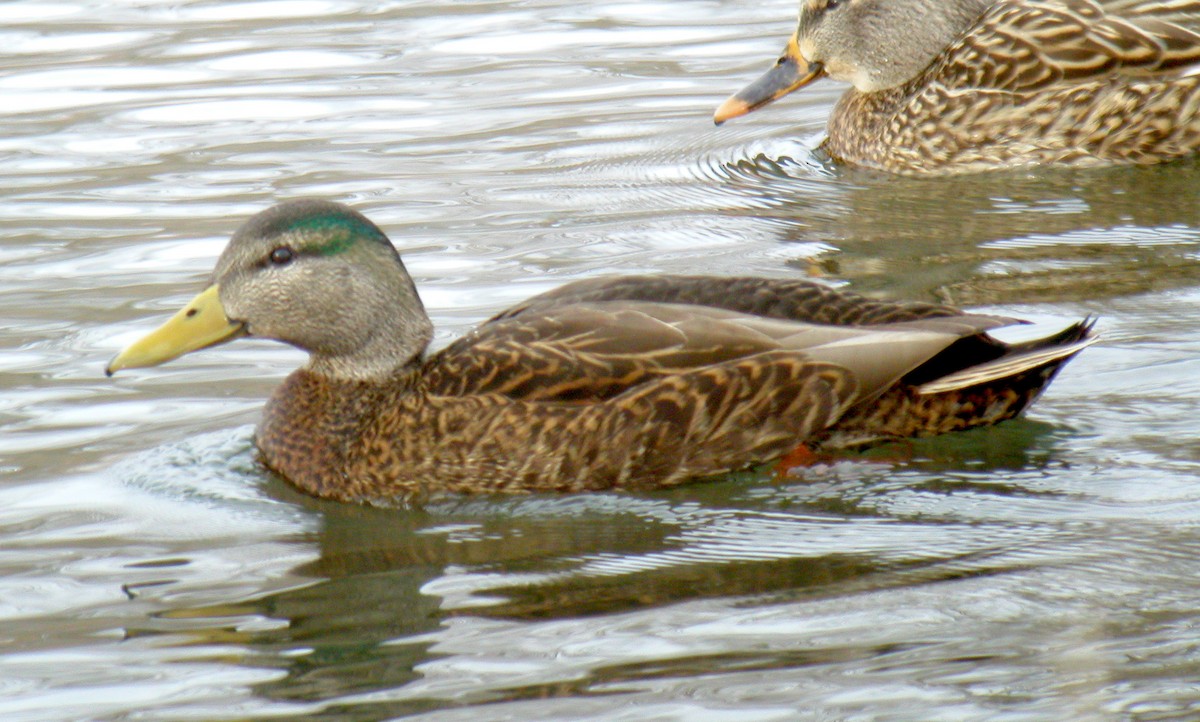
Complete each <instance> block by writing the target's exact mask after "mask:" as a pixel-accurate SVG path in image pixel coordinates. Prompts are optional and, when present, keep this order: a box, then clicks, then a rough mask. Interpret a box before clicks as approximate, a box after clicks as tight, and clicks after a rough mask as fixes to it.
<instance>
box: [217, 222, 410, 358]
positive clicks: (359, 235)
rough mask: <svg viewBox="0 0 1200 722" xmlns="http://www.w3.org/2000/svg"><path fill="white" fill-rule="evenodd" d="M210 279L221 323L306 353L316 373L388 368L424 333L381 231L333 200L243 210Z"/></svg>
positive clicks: (400, 270) (405, 279)
mask: <svg viewBox="0 0 1200 722" xmlns="http://www.w3.org/2000/svg"><path fill="white" fill-rule="evenodd" d="M213 283H214V284H217V285H218V287H219V297H220V303H221V306H222V307H223V308H224V309H225V314H226V316H228V318H229V319H230V321H233V322H235V323H241V324H242V325H243V327H244V329H245V331H247V332H248V333H249V334H251V335H254V336H261V337H264V338H272V339H276V340H279V341H283V342H285V343H289V344H292V345H294V346H297V347H299V348H301V349H304V350H305V351H308V352H309V353H310V354H311V359H310V368H311V369H312V370H314V371H317V372H320V373H325V374H329V375H333V376H339V377H345V378H377V377H381V376H385V375H388V374H390V373H391V372H393V371H395V370H396V369H397V368H399V367H401V366H404V365H405V364H407V363H410V362H411V361H413V360H414V359H416V358H418V357H419V356H420V355H421V354H422V353H423V352H424V350H425V347H426V346H427V345H428V343H429V340H430V338H431V337H432V335H433V327H432V324H431V323H430V321H429V317H428V316H427V315H426V314H425V308H424V306H423V305H422V304H421V300H420V298H419V297H418V296H417V290H416V287H415V286H414V285H413V282H412V278H410V277H409V275H408V272H407V270H405V268H404V264H403V263H402V262H401V260H400V256H399V254H398V253H396V250H395V248H393V247H392V244H391V242H390V241H388V238H387V236H385V235H384V234H383V232H382V231H380V230H379V228H378V227H377V226H376V225H375V224H374V223H372V222H371V221H370V220H368V219H367V218H366V217H365V216H363V215H362V214H361V213H358V212H357V211H355V210H353V209H351V208H349V207H347V206H344V205H341V204H339V203H332V202H329V201H323V200H314V199H302V200H293V201H286V202H283V203H279V204H277V205H275V206H272V207H271V208H268V209H267V210H265V211H262V212H261V213H259V214H257V215H255V216H253V217H252V218H250V219H249V220H248V221H246V223H245V224H243V225H242V227H241V228H239V229H238V231H237V232H236V233H235V234H234V235H233V238H232V240H230V242H229V245H228V246H227V247H226V248H225V250H224V252H222V253H221V257H220V259H219V260H218V261H217V267H216V270H215V271H214V272H213Z"/></svg>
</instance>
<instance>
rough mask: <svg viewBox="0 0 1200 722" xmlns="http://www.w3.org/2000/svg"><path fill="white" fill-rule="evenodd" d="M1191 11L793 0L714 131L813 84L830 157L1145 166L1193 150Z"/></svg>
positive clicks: (1084, 3)
mask: <svg viewBox="0 0 1200 722" xmlns="http://www.w3.org/2000/svg"><path fill="white" fill-rule="evenodd" d="M1198 31H1200V0H1000V1H997V0H802V2H801V3H800V19H799V24H798V26H797V29H796V32H795V34H794V35H793V36H792V38H791V40H790V41H789V42H788V45H787V50H786V51H785V53H784V55H783V56H782V57H781V58H779V60H778V62H777V63H776V65H775V66H774V67H772V69H771V70H770V71H768V72H767V73H766V74H765V75H764V76H762V78H760V79H759V80H758V81H756V82H755V83H753V84H751V85H749V86H747V87H746V88H745V89H743V90H742V91H741V92H739V93H737V94H735V95H734V96H732V97H731V98H729V99H728V100H727V101H725V103H724V104H723V105H722V106H721V107H720V108H719V109H718V110H717V112H716V114H715V116H714V120H715V121H716V122H717V123H718V124H720V123H722V122H724V121H725V120H728V119H730V118H734V117H737V116H739V115H743V114H745V113H748V112H750V111H752V110H754V109H755V108H758V107H761V106H762V105H765V104H766V103H769V102H771V101H772V100H775V99H777V98H780V97H783V96H784V95H787V94H788V93H790V92H792V91H793V90H796V89H798V88H801V87H804V86H805V85H807V84H809V83H811V82H812V81H814V80H816V79H818V78H820V77H822V76H825V75H828V76H830V77H832V78H834V79H836V80H842V81H845V82H848V83H850V84H852V85H853V86H854V87H853V88H852V89H851V90H849V91H847V92H846V93H845V95H843V96H842V98H841V99H840V100H839V102H838V103H837V105H836V106H835V107H834V109H833V113H832V115H831V116H830V119H829V126H828V133H829V135H828V138H827V139H826V141H825V143H824V146H823V147H824V148H825V150H826V151H827V152H828V153H829V155H830V156H831V157H833V158H834V159H835V160H838V161H842V162H845V163H849V164H853V165H858V166H866V167H869V168H875V169H879V170H884V171H890V172H895V173H903V174H912V175H916V174H926V173H963V172H974V171H982V170H989V169H996V168H1004V167H1012V166H1021V165H1028V164H1034V163H1056V162H1061V163H1076V164H1096V163H1108V162H1129V163H1155V162H1160V161H1166V160H1170V159H1173V158H1179V157H1182V156H1187V155H1190V154H1192V153H1195V152H1196V150H1197V149H1198V148H1200V109H1198V108H1200V34H1197V33H1198Z"/></svg>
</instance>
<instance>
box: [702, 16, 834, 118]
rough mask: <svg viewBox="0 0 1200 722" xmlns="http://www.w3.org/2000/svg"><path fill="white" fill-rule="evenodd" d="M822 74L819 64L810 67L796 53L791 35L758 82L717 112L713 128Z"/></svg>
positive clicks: (809, 64)
mask: <svg viewBox="0 0 1200 722" xmlns="http://www.w3.org/2000/svg"><path fill="white" fill-rule="evenodd" d="M824 74H825V68H824V66H822V65H821V64H820V63H810V62H808V61H807V60H805V59H804V56H803V55H802V54H801V53H800V45H799V43H798V41H797V39H796V36H795V35H793V36H792V39H791V40H789V41H788V44H787V50H786V51H784V54H783V57H781V58H779V60H778V62H776V63H775V65H774V66H772V67H771V69H770V70H768V71H767V72H766V74H765V75H763V76H762V77H761V78H759V79H758V80H756V81H754V82H753V83H751V84H750V85H747V86H746V87H745V88H742V89H741V90H740V91H738V92H737V93H735V94H733V95H731V96H730V97H729V100H726V101H725V102H724V103H722V104H721V107H720V108H717V112H716V113H714V114H713V122H714V123H716V124H717V125H720V124H721V123H724V122H725V121H727V120H729V119H730V118H737V117H739V116H742V115H745V114H746V113H749V112H750V111H752V110H756V109H758V108H761V107H762V106H764V105H766V104H767V103H770V102H771V101H772V100H778V99H779V98H782V97H783V96H785V95H787V94H788V93H790V92H792V91H793V90H797V89H799V88H803V87H804V86H806V85H808V84H809V83H811V82H813V81H814V80H816V79H817V78H820V77H821V76H822V75H824Z"/></svg>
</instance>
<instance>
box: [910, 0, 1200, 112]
mask: <svg viewBox="0 0 1200 722" xmlns="http://www.w3.org/2000/svg"><path fill="white" fill-rule="evenodd" d="M1197 66H1200V0H1003V1H1002V2H998V3H996V4H995V5H994V6H992V7H991V8H990V9H988V11H987V12H985V13H984V15H983V16H982V17H981V18H980V20H979V22H978V23H977V24H976V25H975V26H974V27H973V28H972V30H971V31H970V32H968V33H967V34H966V35H964V36H963V37H962V38H961V39H960V40H959V41H957V42H956V43H955V44H954V45H952V46H951V47H950V48H949V49H948V50H947V52H946V54H945V56H944V58H943V59H942V60H941V61H940V62H939V64H938V65H937V66H935V67H934V68H933V69H932V70H931V71H930V72H931V73H932V74H933V76H934V79H935V81H936V83H938V84H942V85H944V86H945V87H946V89H947V90H994V91H1005V92H1011V93H1018V94H1020V93H1030V92H1034V91H1038V90H1043V89H1046V88H1048V87H1051V86H1056V85H1060V84H1064V83H1066V84H1070V83H1086V82H1092V81H1097V80H1102V79H1104V78H1107V77H1111V76H1114V75H1127V76H1141V77H1149V76H1161V75H1169V74H1175V75H1180V76H1182V75H1188V74H1191V73H1192V72H1194V70H1195V69H1196V68H1197Z"/></svg>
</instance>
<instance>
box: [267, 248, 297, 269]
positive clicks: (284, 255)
mask: <svg viewBox="0 0 1200 722" xmlns="http://www.w3.org/2000/svg"><path fill="white" fill-rule="evenodd" d="M295 255H296V254H295V253H294V252H293V251H292V249H290V248H288V247H287V246H280V247H279V248H276V249H275V250H273V251H271V255H270V259H271V263H273V264H275V265H276V266H284V265H287V264H289V263H291V262H292V259H293V258H295Z"/></svg>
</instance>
